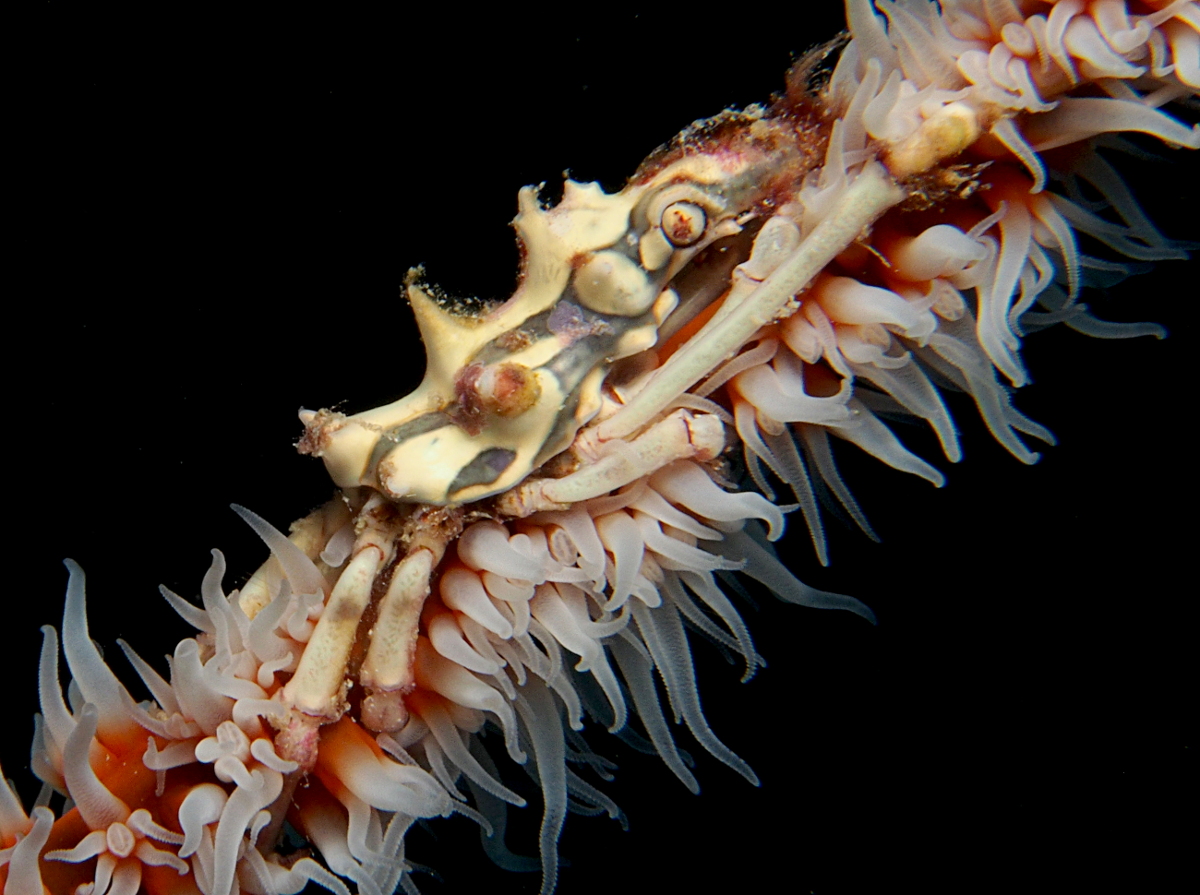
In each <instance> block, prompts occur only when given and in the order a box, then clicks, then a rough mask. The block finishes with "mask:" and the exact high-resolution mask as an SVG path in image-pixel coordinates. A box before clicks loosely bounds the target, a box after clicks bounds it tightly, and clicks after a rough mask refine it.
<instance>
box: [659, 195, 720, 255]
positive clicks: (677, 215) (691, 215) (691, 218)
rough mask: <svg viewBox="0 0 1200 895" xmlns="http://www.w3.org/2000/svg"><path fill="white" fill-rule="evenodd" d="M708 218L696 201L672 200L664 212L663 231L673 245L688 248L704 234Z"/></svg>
mask: <svg viewBox="0 0 1200 895" xmlns="http://www.w3.org/2000/svg"><path fill="white" fill-rule="evenodd" d="M707 223H708V218H707V216H706V215H705V214H704V209H703V208H701V207H700V206H699V205H697V204H696V203H695V202H684V201H680V202H672V203H671V204H670V205H668V206H667V207H666V208H664V209H663V213H662V221H661V226H662V232H663V235H664V236H666V237H667V239H668V240H669V241H670V243H671V245H673V246H675V247H676V248H686V247H687V246H690V245H694V244H695V243H696V242H698V241H699V239H700V237H701V236H703V235H704V228H705V226H706V225H707Z"/></svg>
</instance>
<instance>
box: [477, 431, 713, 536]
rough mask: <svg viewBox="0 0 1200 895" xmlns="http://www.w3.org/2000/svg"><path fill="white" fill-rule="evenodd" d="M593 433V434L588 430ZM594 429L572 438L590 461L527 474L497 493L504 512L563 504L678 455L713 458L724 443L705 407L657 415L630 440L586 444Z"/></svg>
mask: <svg viewBox="0 0 1200 895" xmlns="http://www.w3.org/2000/svg"><path fill="white" fill-rule="evenodd" d="M589 435H591V436H592V438H589V437H588V436H589ZM592 441H594V430H588V429H585V430H584V431H583V432H581V433H580V435H579V438H578V439H577V440H576V451H577V452H578V453H581V454H584V455H587V454H590V453H593V451H592V449H594V448H599V449H600V451H602V453H599V454H593V456H585V459H587V460H588V461H592V462H589V463H588V465H586V466H584V468H583V469H580V470H579V471H578V472H573V473H571V474H570V475H567V476H563V477H562V478H561V479H526V480H525V481H524V482H522V483H521V484H520V485H518V486H517V487H516V488H513V489H511V490H509V491H506V492H505V493H504V494H501V495H500V496H499V497H498V498H497V499H496V506H497V509H498V510H499V511H500V512H501V513H503V514H504V515H507V516H513V517H518V518H519V517H524V516H528V515H531V514H532V513H536V512H539V511H541V510H549V509H563V508H566V507H570V506H571V505H572V504H576V503H579V502H581V501H584V500H590V499H591V498H593V497H600V496H601V495H603V494H607V493H608V492H610V491H612V490H614V489H616V488H620V487H623V486H624V485H628V484H629V483H630V482H634V481H637V480H638V479H640V478H642V477H643V476H648V475H650V474H651V473H654V472H657V471H658V470H660V469H662V468H663V467H664V466H666V465H667V464H668V463H673V462H675V461H676V460H687V459H692V458H695V459H699V460H711V459H712V458H713V457H716V456H718V455H719V454H720V453H721V451H722V450H724V449H725V427H724V426H723V425H721V421H720V420H719V419H717V418H716V417H715V416H713V415H712V414H709V413H701V414H697V415H695V416H693V415H692V414H691V413H689V412H687V411H685V410H680V411H676V412H675V413H672V414H671V415H670V416H668V417H667V418H666V419H663V420H660V421H659V422H657V423H655V424H654V425H653V426H651V427H650V428H649V429H648V430H646V431H645V432H644V433H642V434H641V435H639V436H638V437H637V438H635V439H634V440H633V441H632V442H630V443H629V444H627V445H626V444H623V443H621V442H616V443H610V444H607V445H602V444H589V442H592Z"/></svg>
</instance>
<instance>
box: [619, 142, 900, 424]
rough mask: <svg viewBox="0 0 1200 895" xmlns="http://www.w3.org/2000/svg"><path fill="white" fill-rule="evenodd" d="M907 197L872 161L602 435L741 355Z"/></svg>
mask: <svg viewBox="0 0 1200 895" xmlns="http://www.w3.org/2000/svg"><path fill="white" fill-rule="evenodd" d="M904 197H905V192H904V190H903V189H901V188H900V187H899V186H898V185H897V184H896V182H895V180H893V179H892V177H891V175H890V174H888V172H887V171H886V170H885V169H884V168H883V167H882V166H881V165H876V164H873V165H868V166H867V167H866V168H865V169H864V170H863V172H862V173H861V174H860V175H859V176H858V178H857V179H856V180H855V181H854V182H853V183H852V184H850V186H849V187H848V188H847V190H846V194H845V198H844V199H843V200H842V201H841V202H840V203H839V205H838V210H837V212H836V213H835V214H832V215H830V216H829V217H827V218H825V220H823V221H821V223H819V224H818V225H817V226H816V228H815V229H814V230H813V231H812V232H811V233H810V234H809V235H808V237H807V238H806V239H805V240H804V241H803V242H802V243H801V244H800V246H799V247H798V248H797V249H796V251H795V252H793V253H792V254H791V255H790V256H789V257H788V258H787V259H785V260H784V261H783V263H782V264H780V265H779V267H777V268H776V269H775V271H774V272H773V273H772V274H771V275H770V276H769V277H767V279H766V280H764V281H763V283H762V285H761V286H759V287H758V288H757V289H756V290H754V292H753V293H751V294H750V295H749V296H747V297H746V299H745V300H744V301H743V302H742V303H741V304H740V305H738V306H737V307H736V308H732V309H731V310H730V311H729V312H728V313H727V314H723V315H720V316H719V317H716V318H714V319H713V320H711V321H710V322H709V323H708V324H706V325H705V327H704V328H703V329H702V330H701V331H700V332H699V334H698V335H697V336H696V337H695V338H693V339H692V340H691V341H689V342H688V343H687V344H685V345H684V346H683V347H682V348H680V349H679V350H678V351H677V352H675V354H673V355H671V357H670V358H669V359H668V360H667V362H666V363H665V364H663V366H662V368H661V369H659V370H658V372H657V373H655V374H654V376H653V377H652V378H651V379H650V381H649V382H648V383H647V384H646V386H645V388H643V389H642V390H641V392H639V393H638V395H637V396H636V397H635V398H634V399H633V400H632V401H631V402H630V403H629V404H628V405H626V406H625V407H624V408H623V409H622V410H620V411H618V412H617V413H616V414H615V415H613V416H612V417H610V418H609V419H607V420H605V421H604V422H603V423H601V424H600V427H599V430H598V431H599V436H600V438H601V439H602V440H604V441H608V440H610V439H614V438H626V437H628V436H629V435H632V434H633V433H634V432H636V431H638V429H640V428H642V427H643V426H644V425H646V424H647V423H648V422H650V420H652V419H654V417H655V416H657V415H658V414H659V413H661V412H662V411H663V410H665V409H666V408H667V407H669V406H670V405H671V402H672V401H674V400H675V398H677V397H678V396H679V395H680V394H682V393H683V392H685V391H687V390H688V389H689V388H691V387H692V386H693V385H695V384H696V383H697V382H699V381H700V380H701V379H703V378H704V377H705V376H706V375H708V373H710V372H711V371H712V370H713V369H714V368H715V367H716V366H717V365H718V364H720V363H721V362H722V361H724V360H726V359H727V358H730V357H732V356H733V355H734V354H736V353H737V351H738V350H739V349H740V348H741V347H742V346H743V345H745V344H746V342H748V341H749V340H750V339H751V338H752V337H753V336H754V334H755V333H756V332H758V330H759V329H761V328H762V327H763V326H766V325H767V324H768V323H770V322H771V321H772V320H774V319H775V318H776V317H778V316H779V315H780V314H781V313H782V312H783V311H784V310H785V309H786V308H787V306H788V303H789V302H791V301H792V300H793V299H794V298H795V297H796V295H797V293H799V292H800V291H802V290H803V289H804V288H805V287H806V286H808V284H809V283H810V282H811V281H812V279H813V277H815V276H816V275H817V274H818V273H820V272H821V270H822V269H823V268H824V267H825V266H826V265H827V264H829V262H830V261H832V260H833V259H834V258H835V257H837V255H838V254H840V253H841V252H842V251H844V250H845V249H846V248H847V247H848V246H850V245H851V244H853V243H854V241H855V240H857V239H858V238H859V236H860V235H861V234H862V232H863V231H864V230H865V229H866V228H868V227H870V226H871V224H873V223H874V222H875V221H876V220H877V219H878V218H879V217H880V216H881V215H882V214H883V213H884V212H886V211H887V210H888V209H889V208H891V207H892V206H894V205H897V204H899V203H900V202H901V201H902V200H903V199H904Z"/></svg>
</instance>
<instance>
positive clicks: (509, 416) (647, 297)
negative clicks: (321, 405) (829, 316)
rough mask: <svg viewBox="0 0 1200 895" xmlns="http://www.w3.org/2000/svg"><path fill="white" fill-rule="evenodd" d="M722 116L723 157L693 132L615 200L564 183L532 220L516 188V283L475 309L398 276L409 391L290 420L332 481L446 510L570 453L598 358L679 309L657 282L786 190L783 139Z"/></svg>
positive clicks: (532, 199)
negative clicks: (412, 345)
mask: <svg viewBox="0 0 1200 895" xmlns="http://www.w3.org/2000/svg"><path fill="white" fill-rule="evenodd" d="M734 117H735V116H729V115H727V116H722V117H721V118H720V119H718V120H716V121H717V122H718V123H719V124H720V125H723V126H726V127H728V126H729V125H730V124H731V119H732V118H734ZM736 119H737V123H738V125H740V126H741V128H742V133H741V134H740V136H739V138H738V140H737V145H736V146H734V147H732V148H729V147H728V146H727V145H726V144H721V146H720V148H717V149H714V147H713V146H711V145H709V144H708V143H707V142H706V140H707V138H708V135H707V134H705V133H704V132H703V129H702V128H697V129H696V131H695V132H694V133H693V134H692V135H691V136H690V137H689V136H688V135H687V134H685V135H684V138H683V139H681V141H679V144H678V145H677V146H674V147H669V148H668V149H667V150H665V151H664V160H663V161H662V162H661V163H659V164H658V165H657V166H654V165H651V164H649V163H648V165H647V166H646V168H644V170H645V169H649V171H648V173H647V174H646V175H644V176H643V177H641V178H635V179H634V181H632V182H631V183H630V184H629V185H628V186H626V187H625V189H623V190H621V191H620V192H618V193H614V194H608V193H605V192H604V191H603V190H602V189H601V188H600V186H599V185H598V184H594V183H591V184H580V183H576V182H574V181H571V180H568V181H566V184H565V187H564V191H563V198H562V201H561V202H559V204H558V205H556V206H555V207H554V208H550V209H545V208H542V207H541V205H540V204H539V201H538V198H537V192H538V191H537V189H535V188H533V187H526V188H525V189H523V190H521V192H520V195H519V197H518V204H519V208H520V213H519V214H518V215H517V218H516V220H515V221H514V226H515V227H516V230H517V234H518V237H519V239H520V242H521V245H522V247H523V249H524V253H525V262H524V268H523V271H522V277H521V284H520V287H519V288H518V289H517V291H516V293H515V294H514V295H513V296H512V298H510V299H509V300H508V301H506V302H504V303H503V304H501V305H499V306H497V307H495V308H493V309H491V310H489V311H487V312H485V313H478V314H471V313H462V312H456V311H455V310H454V309H451V308H450V306H449V305H450V303H449V302H447V301H446V300H444V299H439V298H437V297H435V296H434V295H431V294H430V292H429V291H427V290H426V289H424V288H422V286H421V285H419V283H418V274H417V272H416V271H414V272H412V273H410V276H409V279H408V283H407V296H408V300H409V303H410V305H411V306H412V309H413V312H414V314H415V316H416V320H417V325H418V326H419V328H420V331H421V336H422V339H423V341H424V343H425V347H426V353H427V356H428V358H429V360H428V366H427V369H426V374H425V378H424V380H423V382H422V383H421V385H420V387H419V388H417V390H416V391H414V392H413V393H412V394H410V395H408V396H407V397H405V398H402V399H400V400H398V401H396V402H394V403H392V404H388V405H386V406H384V407H380V408H376V409H373V410H369V411H366V412H363V413H359V414H356V415H354V416H350V417H342V416H340V415H336V414H330V413H328V412H322V413H319V414H314V413H310V412H306V413H305V415H304V421H305V423H306V425H307V426H308V427H309V437H308V439H306V441H307V442H308V444H309V445H310V449H311V450H312V451H313V452H314V453H317V454H318V455H320V456H322V457H323V458H324V460H325V463H326V465H327V467H328V468H329V471H330V474H331V475H332V476H333V479H334V481H335V482H336V483H337V484H338V485H340V486H342V487H355V486H360V485H366V486H370V487H372V488H374V489H376V490H378V491H380V492H381V493H383V494H385V495H386V496H387V497H389V498H391V499H392V500H395V501H399V502H405V503H421V504H431V505H458V504H463V503H469V502H472V501H476V500H480V499H483V498H486V497H489V496H492V495H496V494H499V493H501V492H504V491H507V490H508V489H510V488H512V487H513V486H514V485H517V484H518V483H520V482H521V481H522V480H523V479H524V478H525V477H526V476H528V475H529V473H530V472H531V471H532V470H534V469H536V468H537V467H538V466H539V465H541V464H542V463H544V462H545V461H546V460H548V459H549V458H551V457H553V456H554V455H556V454H558V453H560V452H561V451H563V450H565V449H566V448H567V447H568V446H570V444H571V442H572V440H573V439H574V437H575V435H576V433H577V432H578V431H579V429H580V428H581V427H582V426H584V425H585V424H586V423H587V422H588V421H590V420H591V419H592V418H594V417H595V415H596V413H597V412H598V411H599V409H600V404H601V389H602V386H603V384H604V381H605V377H606V376H607V373H608V371H609V370H610V369H611V367H612V365H613V363H615V362H616V361H618V360H620V359H622V358H625V357H629V356H631V355H634V354H637V353H639V352H642V351H645V350H647V349H649V348H651V347H653V346H654V345H655V344H656V342H657V341H658V339H659V333H660V329H661V327H662V326H663V324H664V322H665V321H666V320H667V318H668V316H669V315H670V314H671V313H672V312H673V311H674V310H675V308H676V307H677V305H678V301H679V299H678V295H677V294H676V291H675V290H674V289H673V288H672V284H671V283H672V279H673V278H674V277H675V276H676V275H677V274H678V273H679V272H680V271H681V270H682V269H683V268H684V267H685V266H686V265H687V264H688V262H689V261H690V260H691V259H693V258H694V257H695V256H696V255H697V253H699V252H701V251H703V250H704V249H706V248H708V247H709V246H711V245H712V244H713V243H714V242H715V241H717V240H720V239H722V238H725V237H730V236H734V235H736V234H737V233H738V232H740V231H741V229H742V227H743V225H744V224H745V223H746V222H747V221H748V220H750V219H752V218H754V217H756V216H757V215H758V213H759V212H760V211H761V209H762V208H764V207H766V206H767V205H769V203H770V202H771V201H772V200H773V198H774V195H773V194H774V193H775V192H777V191H778V190H779V188H780V184H781V183H783V182H784V181H785V180H795V179H796V177H797V172H796V168H797V167H798V164H799V161H800V159H801V158H802V157H803V156H802V154H801V153H800V151H799V140H798V137H797V131H796V129H795V128H792V127H790V126H788V125H786V124H779V123H767V122H764V121H760V120H758V118H757V115H756V113H753V112H752V113H747V114H744V115H740V116H736ZM710 126H711V125H710ZM653 161H654V160H653V159H652V162H653Z"/></svg>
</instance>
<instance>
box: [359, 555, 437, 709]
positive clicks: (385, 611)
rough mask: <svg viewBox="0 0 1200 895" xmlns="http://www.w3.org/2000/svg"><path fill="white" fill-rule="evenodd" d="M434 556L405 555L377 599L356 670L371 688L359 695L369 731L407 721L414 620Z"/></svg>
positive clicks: (414, 646) (417, 617) (412, 678)
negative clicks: (376, 609) (375, 614)
mask: <svg viewBox="0 0 1200 895" xmlns="http://www.w3.org/2000/svg"><path fill="white" fill-rule="evenodd" d="M437 561H438V558H436V557H435V556H434V555H433V551H432V550H430V549H429V548H427V547H423V548H420V549H418V550H415V551H414V552H412V553H410V554H409V555H408V556H406V557H404V559H403V560H402V561H401V562H400V564H399V565H397V566H396V570H395V571H394V572H393V573H392V580H391V583H390V584H389V585H388V589H387V593H386V594H384V597H383V600H382V601H381V602H380V604H379V615H378V617H377V618H376V620H375V624H374V625H373V626H372V628H371V645H370V647H369V648H368V649H367V658H366V661H365V662H363V667H362V671H361V672H360V674H359V682H360V683H361V684H362V685H363V687H365V688H366V689H367V690H368V691H370V695H369V696H367V698H366V699H364V700H363V722H364V724H366V726H367V728H368V729H370V730H381V731H384V730H396V729H397V728H399V727H401V726H403V724H404V722H405V721H406V720H407V716H408V711H407V709H405V707H404V700H403V694H404V693H406V692H408V691H409V690H411V689H412V688H413V685H414V684H415V682H416V679H415V676H414V670H413V657H414V656H415V654H416V650H417V623H418V622H419V621H420V619H421V608H422V607H423V606H424V605H425V598H426V597H428V596H429V577H430V575H431V574H432V573H433V567H434V565H435V564H436V563H437Z"/></svg>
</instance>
